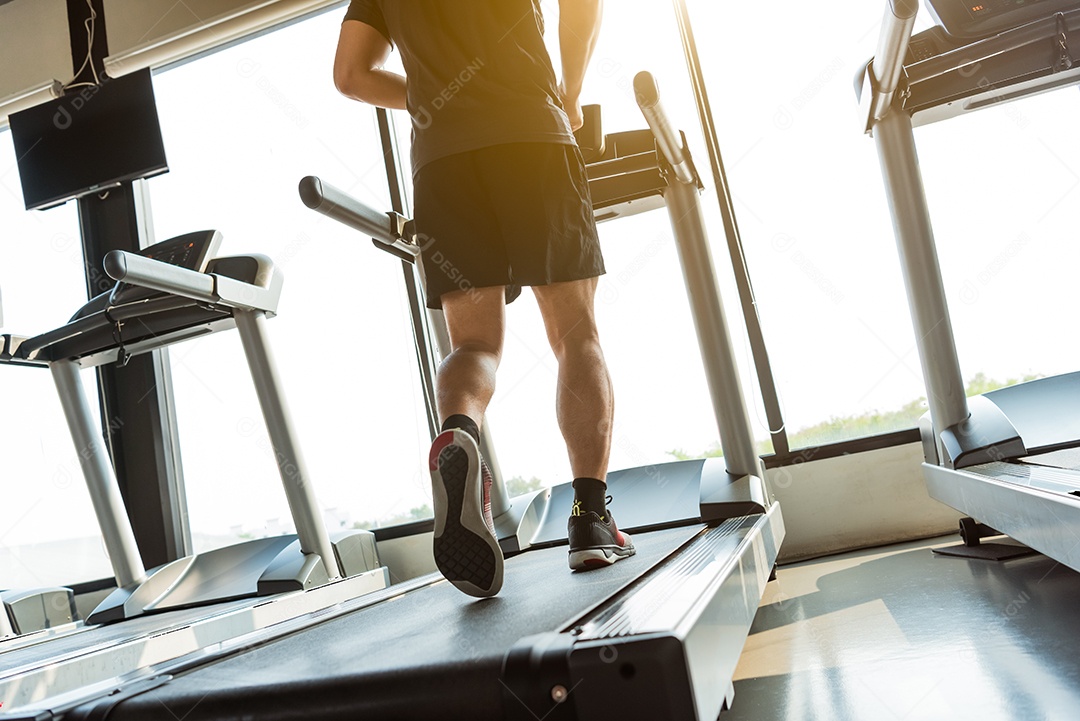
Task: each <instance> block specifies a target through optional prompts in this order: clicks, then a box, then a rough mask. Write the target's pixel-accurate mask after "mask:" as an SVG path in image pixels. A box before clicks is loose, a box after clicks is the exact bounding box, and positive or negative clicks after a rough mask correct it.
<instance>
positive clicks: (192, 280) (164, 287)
mask: <svg viewBox="0 0 1080 721" xmlns="http://www.w3.org/2000/svg"><path fill="white" fill-rule="evenodd" d="M104 266H105V274H106V275H108V276H109V277H110V278H112V279H113V280H116V281H120V282H122V283H128V284H130V285H137V286H141V287H143V288H149V289H151V290H159V291H162V292H165V293H171V294H173V295H180V296H184V297H185V298H191V299H192V300H197V301H203V302H206V303H215V302H217V301H218V299H219V298H218V295H217V293H216V292H215V290H214V277H213V276H211V275H207V274H206V273H200V272H198V271H196V270H189V269H187V268H181V267H180V266H178V265H172V264H170V263H162V262H161V261H158V260H153V259H152V258H147V257H144V256H141V255H137V254H136V253H131V252H129V251H126V250H112V251H109V253H108V254H107V255H106V256H105V260H104Z"/></svg>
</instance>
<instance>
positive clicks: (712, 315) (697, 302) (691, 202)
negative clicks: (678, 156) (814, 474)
mask: <svg viewBox="0 0 1080 721" xmlns="http://www.w3.org/2000/svg"><path fill="white" fill-rule="evenodd" d="M664 200H665V201H667V208H668V214H669V215H670V216H671V227H672V230H673V231H674V234H675V242H676V246H677V247H678V249H679V260H680V261H681V263H682V269H683V277H684V278H685V280H686V292H687V295H688V297H689V299H690V309H691V311H692V312H693V315H694V326H695V328H696V329H697V336H698V345H699V346H700V348H701V360H702V363H704V365H705V375H706V378H707V379H708V382H709V393H710V395H711V397H712V406H713V413H714V414H715V416H716V425H717V428H718V430H719V431H720V447H721V448H722V449H723V451H724V464H725V465H726V466H727V470H728V472H729V473H731V474H732V475H735V476H758V477H763V474H762V471H761V461H760V459H759V457H758V454H757V450H756V448H755V446H754V438H753V435H752V434H751V430H750V429H751V425H750V416H749V415H748V413H747V410H746V402H745V399H744V397H743V392H742V387H741V384H740V383H739V369H738V366H737V365H736V363H735V353H734V351H733V349H732V346H731V334H730V333H729V332H728V326H727V321H726V319H725V317H724V308H723V305H722V303H721V301H720V292H719V290H718V289H717V283H716V273H715V271H714V270H713V260H712V254H711V253H710V252H709V239H708V236H707V234H706V232H705V219H704V217H703V215H702V211H701V203H700V200H699V198H698V189H697V186H696V185H695V184H689V183H683V182H681V181H679V180H676V179H672V180H671V182H670V183H669V185H668V189H667V191H665V193H664Z"/></svg>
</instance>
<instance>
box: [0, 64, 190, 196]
mask: <svg viewBox="0 0 1080 721" xmlns="http://www.w3.org/2000/svg"><path fill="white" fill-rule="evenodd" d="M9 122H10V125H11V137H12V140H13V141H14V144H15V157H16V163H17V165H18V168H19V179H20V180H21V182H22V191H23V202H24V203H25V204H26V209H27V210H35V209H43V208H49V207H52V206H54V205H59V204H61V203H64V202H67V201H68V200H71V199H72V198H77V197H79V196H81V195H86V194H87V193H92V192H95V191H102V190H105V189H108V188H109V187H113V186H116V185H119V184H120V183H123V182H126V181H129V180H135V179H137V178H148V177H150V176H152V175H157V174H159V173H164V172H166V171H168V169H169V167H168V164H167V163H166V161H165V144H164V143H163V142H162V139H161V126H160V124H159V123H158V114H157V105H156V103H155V102H154V87H153V84H152V82H151V79H150V70H149V69H146V70H140V71H138V72H135V73H132V74H130V75H125V76H123V77H120V78H115V79H112V80H107V81H106V82H104V83H103V84H101V85H99V86H92V87H91V86H87V87H81V88H71V89H69V90H68V91H67V92H66V93H65V94H64V96H63V97H62V98H58V99H56V100H51V101H49V102H47V103H43V104H41V105H37V106H35V107H33V108H30V109H28V110H23V111H21V112H18V113H14V114H12V115H11V116H10V117H9Z"/></svg>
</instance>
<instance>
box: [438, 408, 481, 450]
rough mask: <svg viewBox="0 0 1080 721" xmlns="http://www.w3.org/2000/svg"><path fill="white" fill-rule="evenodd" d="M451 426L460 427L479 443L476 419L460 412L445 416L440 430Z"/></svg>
mask: <svg viewBox="0 0 1080 721" xmlns="http://www.w3.org/2000/svg"><path fill="white" fill-rule="evenodd" d="M451 428H460V429H461V430H463V431H465V432H466V433H468V434H469V435H470V436H472V437H473V440H474V441H476V443H477V444H478V445H479V443H480V428H479V427H477V425H476V421H474V420H473V419H472V418H469V417H468V416H464V415H462V414H460V413H455V414H454V415H452V416H450V417H449V418H447V419H446V420H445V421H444V422H443V424H442V430H444V431H448V430H450V429H451Z"/></svg>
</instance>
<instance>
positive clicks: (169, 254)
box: [108, 230, 221, 305]
mask: <svg viewBox="0 0 1080 721" xmlns="http://www.w3.org/2000/svg"><path fill="white" fill-rule="evenodd" d="M219 245H221V233H219V232H217V231H216V230H199V231H195V232H194V233H185V234H184V235H178V236H176V237H175V238H169V239H168V240H163V241H161V242H160V243H154V244H153V245H151V246H149V247H146V248H143V249H142V250H140V251H138V254H139V255H141V256H144V257H146V258H150V259H151V260H156V261H159V262H161V263H168V264H169V265H178V266H180V267H181V268H187V269H188V270H194V271H197V272H199V273H202V272H203V271H205V270H206V264H207V263H209V262H210V259H211V258H212V257H213V255H214V254H215V253H216V252H217V249H218V246H219ZM108 295H109V305H120V304H122V303H130V302H132V301H136V300H142V299H144V298H151V297H153V296H156V295H161V291H157V290H151V289H149V288H143V287H140V286H137V285H129V284H128V283H117V284H116V286H115V287H114V288H113V289H112V291H110V292H109V294H108Z"/></svg>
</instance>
